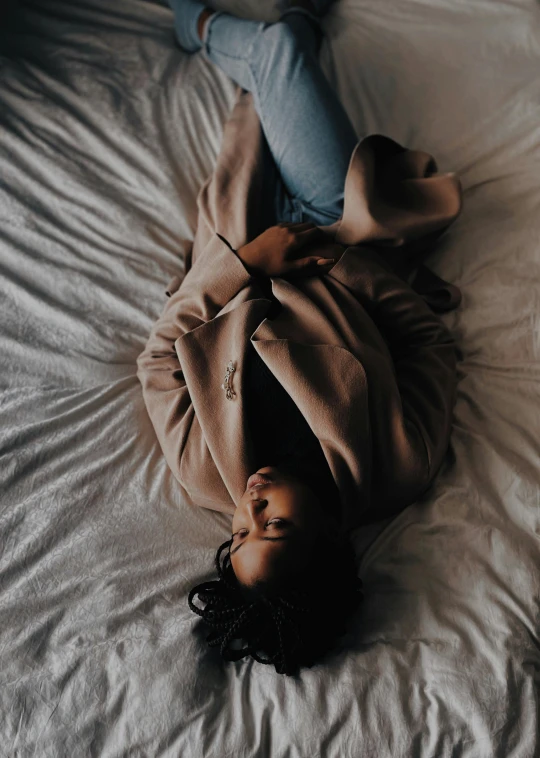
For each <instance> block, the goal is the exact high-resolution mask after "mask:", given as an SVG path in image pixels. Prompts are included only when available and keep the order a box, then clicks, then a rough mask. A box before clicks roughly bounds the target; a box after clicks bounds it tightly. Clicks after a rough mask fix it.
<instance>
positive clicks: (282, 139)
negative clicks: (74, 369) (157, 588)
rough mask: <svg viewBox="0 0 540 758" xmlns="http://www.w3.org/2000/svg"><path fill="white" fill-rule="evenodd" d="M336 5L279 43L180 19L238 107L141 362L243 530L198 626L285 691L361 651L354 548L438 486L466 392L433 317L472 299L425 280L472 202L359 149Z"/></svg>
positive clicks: (162, 427)
mask: <svg viewBox="0 0 540 758" xmlns="http://www.w3.org/2000/svg"><path fill="white" fill-rule="evenodd" d="M329 4H330V3H329V2H328V0H312V2H308V1H307V0H306V1H305V2H298V4H297V5H296V6H294V7H290V8H283V7H282V8H281V10H283V11H284V12H283V14H282V16H281V18H280V21H279V22H278V23H276V24H267V23H259V22H254V21H248V20H242V19H238V18H235V17H233V16H231V15H229V14H226V13H224V12H220V11H218V12H213V11H211V10H210V9H207V8H205V7H204V6H203V5H201V4H199V3H198V2H194V1H193V0H187V1H183V0H174V2H173V10H174V13H175V28H176V34H177V38H178V41H179V43H180V46H181V47H182V48H183V49H184V50H186V51H189V52H195V51H196V50H199V49H201V48H202V49H203V52H204V54H205V55H206V56H207V58H208V59H209V60H210V61H212V62H214V63H215V64H217V65H218V66H219V67H220V68H221V69H222V70H223V71H225V72H226V73H227V74H228V75H229V76H230V77H232V78H233V79H234V80H235V81H236V82H237V84H238V85H239V87H240V96H239V99H238V102H237V105H236V107H235V109H234V111H233V114H232V116H231V119H230V120H229V122H228V123H227V125H226V128H225V134H224V139H223V144H222V149H221V152H220V155H219V156H218V163H217V167H216V171H215V172H214V174H213V176H212V177H211V178H210V180H209V183H207V185H205V187H204V188H203V190H202V191H201V193H200V197H199V226H198V229H197V233H196V236H195V242H194V247H193V254H192V260H191V268H190V269H189V271H188V273H187V274H186V275H185V277H184V279H183V281H182V283H181V284H180V281H179V280H177V282H176V286H173V287H172V288H171V289H170V292H169V293H168V294H169V295H170V299H169V301H168V303H167V305H166V307H165V309H164V312H163V314H162V316H161V317H160V319H159V320H158V322H157V324H156V325H155V327H154V329H153V330H152V334H151V336H150V339H149V341H148V344H147V346H146V348H145V350H144V352H143V353H142V354H141V356H140V358H139V361H138V366H139V374H138V375H139V377H140V380H141V383H142V386H143V392H144V398H145V402H146V405H147V408H148V412H149V415H150V417H151V419H152V422H153V425H154V427H155V430H156V433H157V436H158V439H159V441H160V444H161V447H162V449H163V452H164V454H165V456H166V458H167V461H168V463H169V465H170V467H171V469H172V471H173V473H174V474H175V476H176V477H177V479H178V480H179V482H180V484H181V485H182V486H183V488H184V490H185V492H186V494H187V495H188V496H189V498H190V499H191V500H192V502H193V503H194V504H196V505H201V506H203V507H208V508H213V509H215V510H219V511H224V512H228V513H231V514H233V520H232V534H231V537H230V539H228V540H227V541H226V542H225V543H224V544H223V545H221V546H220V547H219V549H218V551H217V555H216V568H217V572H218V578H217V579H216V580H214V581H210V582H205V583H204V584H200V585H198V586H197V587H195V588H193V590H192V591H191V593H190V596H189V603H190V607H191V609H192V610H193V611H195V613H197V614H199V615H200V616H202V617H203V619H204V620H205V621H206V622H207V623H208V624H209V625H210V627H211V631H210V635H209V637H208V641H209V643H210V644H211V645H218V646H219V647H220V649H221V653H222V654H223V656H224V657H225V658H227V659H228V660H238V659H240V658H242V657H244V656H247V655H251V656H252V657H253V658H255V659H256V660H258V661H261V662H264V663H273V664H274V665H275V668H276V670H277V671H278V672H280V673H287V674H290V673H294V672H296V671H297V670H298V668H299V667H301V666H304V665H307V666H309V665H312V664H313V663H314V662H315V661H317V660H318V659H319V658H320V657H321V656H322V655H323V654H324V653H325V652H327V651H328V650H329V649H330V648H331V647H332V645H333V644H334V643H335V641H336V640H337V638H338V637H339V635H341V634H342V633H343V631H344V630H345V628H346V622H347V620H348V619H349V617H350V616H351V614H352V613H353V611H354V610H355V608H356V607H357V606H358V603H359V600H360V598H361V596H362V592H361V582H360V580H359V579H358V577H357V574H356V567H355V559H354V553H353V549H352V546H351V544H350V541H349V539H348V536H347V535H348V533H349V532H350V531H351V530H352V529H354V528H356V527H358V526H359V525H360V524H362V523H367V522H369V521H377V520H380V519H384V518H386V517H388V516H391V515H394V514H397V513H399V512H400V511H401V510H403V508H405V507H406V506H407V505H409V504H410V503H412V502H414V501H415V500H416V499H417V498H418V497H419V496H420V495H421V494H422V493H423V492H424V491H425V490H426V489H427V488H428V487H429V485H430V483H431V482H432V480H433V478H434V476H435V474H436V473H437V470H438V469H439V467H440V465H441V462H442V460H443V457H444V455H445V452H446V450H447V447H448V442H449V436H450V430H451V419H452V409H453V404H454V397H455V388H456V370H455V362H456V357H455V350H454V346H453V342H452V339H451V337H450V334H449V333H448V331H447V329H446V328H445V327H444V325H443V324H442V322H441V320H440V319H439V317H438V316H437V315H435V314H434V313H433V310H432V309H438V310H448V309H449V308H451V307H455V305H456V304H457V302H458V300H459V292H458V291H457V290H456V288H452V287H451V286H450V285H448V286H446V287H445V286H444V285H445V284H446V283H444V282H442V280H440V279H438V278H437V277H435V276H434V275H433V274H430V272H428V271H427V269H425V268H424V267H422V266H421V265H419V264H420V257H421V251H422V250H425V249H427V247H426V244H425V243H426V241H427V240H429V241H431V240H432V239H434V238H435V237H436V236H438V235H439V234H440V233H441V232H442V230H444V229H445V228H446V227H447V226H448V225H449V224H450V223H451V221H453V219H454V218H455V217H456V216H457V214H458V213H459V209H460V189H459V182H458V180H457V179H456V178H455V176H454V175H451V174H448V175H442V176H441V175H435V171H436V166H435V163H434V161H433V159H432V158H431V156H429V155H427V154H426V153H421V152H417V151H410V150H406V149H404V148H403V147H401V146H400V145H398V144H397V143H396V142H394V141H393V140H390V139H387V138H385V137H382V136H379V135H375V136H372V137H368V138H366V139H364V140H362V141H360V142H359V141H358V140H357V137H356V134H355V132H354V129H353V127H352V125H351V123H350V121H349V119H348V117H347V115H346V113H345V111H344V109H343V107H342V106H341V105H340V103H339V101H338V99H337V98H336V96H335V95H334V93H333V91H332V89H331V88H330V86H329V84H328V82H327V81H326V79H325V77H324V75H323V73H322V70H321V69H320V67H319V65H318V62H317V53H318V49H319V46H320V42H321V31H320V27H319V24H318V16H319V15H320V14H322V13H323V12H324V11H325V10H326V8H327V6H328V5H329ZM291 5H292V4H291ZM300 6H301V7H300ZM254 219H256V221H254ZM255 228H256V229H257V230H258V233H257V234H252V233H250V229H251V230H253V229H255ZM188 264H189V262H188ZM406 280H407V281H406ZM407 282H409V283H407ZM179 285H180V286H179ZM422 288H423V289H422ZM419 292H421V293H422V294H419ZM445 298H446V299H445ZM430 305H431V308H430ZM195 600H197V603H195Z"/></svg>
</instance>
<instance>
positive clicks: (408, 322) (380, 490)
mask: <svg viewBox="0 0 540 758" xmlns="http://www.w3.org/2000/svg"><path fill="white" fill-rule="evenodd" d="M329 276H331V277H333V278H334V279H336V280H338V281H340V282H341V283H342V284H344V285H345V286H346V287H347V289H349V291H351V292H352V293H353V295H354V296H355V297H356V298H357V300H358V301H359V302H360V304H361V305H362V306H363V307H364V309H365V311H366V312H367V313H368V315H369V316H370V318H371V320H372V321H373V322H374V324H375V326H376V327H377V329H378V331H379V332H380V333H381V335H382V337H383V338H384V342H385V343H386V347H387V349H382V350H381V351H380V352H378V360H377V362H376V363H375V364H374V373H375V375H374V376H373V375H372V376H371V377H370V378H369V377H368V379H369V382H368V392H369V393H370V398H369V401H370V416H371V413H372V411H371V409H373V414H372V416H371V428H372V438H374V439H373V443H374V445H373V446H374V450H375V456H374V461H373V466H374V491H373V495H374V498H373V506H372V508H373V509H374V510H377V509H380V511H379V514H378V515H379V516H380V517H382V518H384V517H386V516H387V515H391V514H392V513H394V512H397V511H399V510H400V509H401V508H403V507H404V506H405V505H407V504H409V503H411V502H413V501H414V500H416V499H417V497H418V496H419V495H420V494H422V492H423V491H424V490H425V489H426V488H427V487H428V486H429V484H430V483H431V481H432V479H433V478H434V476H435V474H436V473H437V471H438V469H439V468H440V466H441V463H442V461H443V458H444V455H445V453H446V451H447V449H448V444H449V439H450V432H451V427H452V413H453V407H454V403H455V396H456V386H457V378H456V350H455V347H454V341H453V339H452V337H451V335H450V333H449V331H448V330H447V328H446V327H445V325H444V324H443V323H442V321H441V320H440V318H439V317H438V316H437V315H435V314H434V313H433V312H432V311H431V310H430V308H429V307H428V306H427V305H426V303H425V302H424V301H423V299H422V298H421V297H420V296H419V295H418V294H417V293H416V292H414V290H413V289H412V288H411V287H410V286H409V285H408V284H407V283H406V282H404V281H403V280H402V279H401V278H400V277H399V276H398V275H397V274H396V273H395V272H394V271H393V269H392V268H391V267H390V265H389V264H387V263H386V262H385V261H384V260H383V258H382V256H381V255H379V254H378V253H377V252H376V251H374V250H372V249H369V248H367V247H360V246H355V247H349V248H347V250H346V251H345V252H344V254H343V256H342V257H341V259H340V260H339V261H338V263H337V264H336V265H335V266H334V267H333V268H332V269H331V271H330V273H329ZM377 499H378V501H379V505H377Z"/></svg>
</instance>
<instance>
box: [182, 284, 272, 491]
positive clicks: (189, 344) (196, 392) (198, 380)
mask: <svg viewBox="0 0 540 758" xmlns="http://www.w3.org/2000/svg"><path fill="white" fill-rule="evenodd" d="M271 304H272V301H271V300H269V299H268V298H256V299H254V300H248V301H247V302H244V303H242V304H241V305H238V306H236V307H235V308H234V309H232V310H230V311H228V312H226V313H224V314H223V315H220V316H217V317H216V318H215V319H213V320H212V321H209V322H207V323H206V324H203V325H202V326H200V327H199V328H198V329H195V330H193V331H192V332H188V333H187V334H185V335H184V336H183V337H182V338H181V339H180V340H178V342H177V345H176V348H177V351H178V355H179V359H180V363H181V365H182V370H183V373H184V377H185V380H186V383H187V386H188V388H189V392H190V397H191V401H192V403H193V407H194V411H195V415H196V417H197V420H198V422H199V424H200V426H201V429H202V432H203V435H204V439H205V442H206V445H207V448H208V453H209V457H208V460H206V461H205V465H204V466H201V470H205V469H206V467H207V466H215V467H216V468H217V470H218V473H219V475H220V477H221V479H222V480H223V483H224V484H225V487H226V488H227V491H228V493H229V495H230V497H231V499H232V500H233V502H234V503H235V504H236V503H237V502H238V500H239V499H240V497H241V496H242V494H243V493H244V491H245V488H246V482H247V479H248V477H249V475H250V474H252V473H253V470H252V463H251V457H250V450H249V446H248V445H246V440H247V438H248V429H247V424H246V418H245V411H244V402H243V399H244V396H243V391H242V379H243V375H244V362H245V358H246V352H247V350H248V345H249V342H248V340H247V339H246V335H250V334H252V332H253V331H254V330H255V329H256V327H257V326H258V325H259V324H260V323H261V320H262V319H263V318H264V316H265V314H266V313H267V312H268V310H269V308H270V306H271ZM230 362H232V365H233V366H234V372H233V373H232V374H231V375H230V378H229V386H230V388H231V389H232V391H233V393H234V395H233V396H232V399H228V398H227V393H226V390H224V389H223V387H222V385H223V384H224V382H225V376H226V374H227V366H228V365H229V363H230ZM209 479H210V477H209ZM201 489H204V487H201ZM219 494H221V493H218V497H219Z"/></svg>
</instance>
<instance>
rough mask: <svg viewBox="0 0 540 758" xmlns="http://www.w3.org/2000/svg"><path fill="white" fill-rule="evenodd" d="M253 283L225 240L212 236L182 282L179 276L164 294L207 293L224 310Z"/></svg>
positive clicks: (216, 235) (174, 278) (215, 235)
mask: <svg viewBox="0 0 540 758" xmlns="http://www.w3.org/2000/svg"><path fill="white" fill-rule="evenodd" d="M252 280H253V277H252V276H251V274H250V273H249V272H248V270H247V269H246V267H245V266H244V264H243V263H242V261H241V260H240V258H239V257H238V256H237V255H236V252H235V251H234V249H233V248H232V246H231V245H230V244H229V243H228V242H227V240H226V239H225V237H223V236H221V235H220V234H214V235H213V236H212V238H211V239H210V241H209V242H208V244H207V245H206V246H205V248H204V250H203V251H202V252H201V253H200V254H199V255H198V256H197V258H196V260H195V261H194V263H193V265H192V267H191V268H190V269H189V271H188V273H187V274H186V275H185V276H184V277H183V279H182V278H180V277H179V276H174V277H173V278H172V279H171V281H170V282H169V284H168V286H167V289H166V290H165V294H166V295H167V297H169V298H172V297H173V296H174V295H175V294H176V292H186V291H188V290H190V291H200V292H206V293H208V294H210V295H211V297H212V300H213V302H214V304H215V305H216V306H217V307H219V306H221V307H222V308H224V307H225V306H226V305H227V303H228V302H229V301H230V300H232V298H233V297H234V296H235V295H236V294H237V293H238V292H240V290H242V289H243V288H244V287H247V286H248V285H249V284H250V283H251V281H252Z"/></svg>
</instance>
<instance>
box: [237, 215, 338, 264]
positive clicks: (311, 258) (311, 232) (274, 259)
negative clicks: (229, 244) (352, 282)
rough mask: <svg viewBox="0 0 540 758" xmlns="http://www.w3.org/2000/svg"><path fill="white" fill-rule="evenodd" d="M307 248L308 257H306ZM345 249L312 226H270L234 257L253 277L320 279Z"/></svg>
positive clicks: (306, 224)
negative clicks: (307, 247) (289, 276)
mask: <svg viewBox="0 0 540 758" xmlns="http://www.w3.org/2000/svg"><path fill="white" fill-rule="evenodd" d="M306 246H309V248H310V255H308V256H306V255H302V254H303V253H305V252H306V251H305V247H306ZM344 250H345V247H344V246H343V245H339V244H337V243H335V242H333V241H332V239H331V237H329V235H327V234H326V233H325V232H323V230H322V229H319V227H317V226H315V224H312V223H311V222H306V223H292V222H284V223H281V224H277V226H271V227H270V228H269V229H267V230H266V231H264V232H263V233H262V234H260V235H259V236H258V237H256V238H255V239H254V240H252V241H251V242H248V243H247V244H246V245H242V246H241V247H240V248H238V250H237V251H236V254H237V255H238V257H239V258H240V260H241V261H242V263H243V264H244V266H245V267H246V269H247V270H248V271H249V273H250V274H252V275H254V276H282V277H283V276H287V275H293V276H295V275H297V276H320V275H321V274H326V273H327V272H328V271H329V270H330V269H331V268H332V266H333V265H334V264H335V263H336V262H337V261H338V260H339V258H341V256H342V254H343V251H344Z"/></svg>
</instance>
